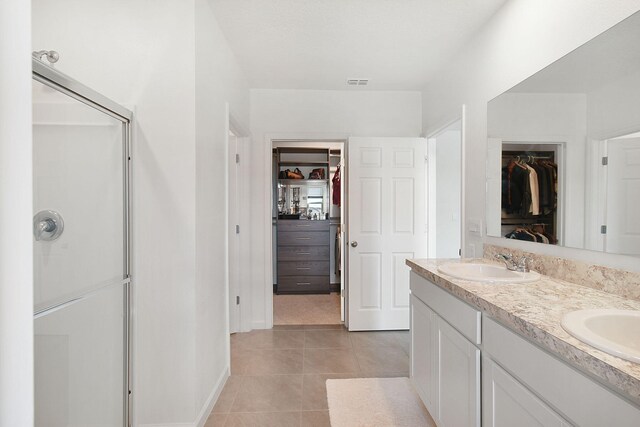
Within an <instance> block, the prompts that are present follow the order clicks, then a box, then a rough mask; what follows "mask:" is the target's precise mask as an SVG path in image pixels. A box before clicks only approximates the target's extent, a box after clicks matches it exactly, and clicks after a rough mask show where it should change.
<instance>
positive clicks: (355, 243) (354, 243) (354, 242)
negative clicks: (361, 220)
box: [351, 240, 358, 248]
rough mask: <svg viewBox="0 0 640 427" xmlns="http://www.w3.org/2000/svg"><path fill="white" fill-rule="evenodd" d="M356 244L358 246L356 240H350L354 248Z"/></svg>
mask: <svg viewBox="0 0 640 427" xmlns="http://www.w3.org/2000/svg"><path fill="white" fill-rule="evenodd" d="M356 246H358V242H356V241H355V240H354V241H353V242H351V247H352V248H355V247H356Z"/></svg>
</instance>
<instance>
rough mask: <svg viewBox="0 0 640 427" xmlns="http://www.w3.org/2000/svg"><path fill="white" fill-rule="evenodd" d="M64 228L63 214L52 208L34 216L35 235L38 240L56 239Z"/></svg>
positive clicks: (48, 240)
mask: <svg viewBox="0 0 640 427" xmlns="http://www.w3.org/2000/svg"><path fill="white" fill-rule="evenodd" d="M63 230H64V221H63V220H62V216H61V215H60V214H59V213H58V212H56V211H52V210H44V211H40V212H38V213H37V214H35V216H34V217H33V236H34V237H35V239H36V240H37V241H46V242H50V241H52V240H56V239H57V238H58V237H60V235H61V234H62V231H63Z"/></svg>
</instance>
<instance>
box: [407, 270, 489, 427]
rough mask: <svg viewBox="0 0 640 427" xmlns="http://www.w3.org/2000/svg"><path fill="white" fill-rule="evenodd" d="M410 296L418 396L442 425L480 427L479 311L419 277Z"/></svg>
mask: <svg viewBox="0 0 640 427" xmlns="http://www.w3.org/2000/svg"><path fill="white" fill-rule="evenodd" d="M411 292H412V295H411V343H412V345H411V379H412V381H413V383H414V385H415V387H416V390H417V391H418V394H419V395H420V397H421V398H422V401H423V402H424V404H425V406H426V407H427V409H428V410H429V413H430V414H431V416H432V417H433V419H434V420H435V421H436V423H438V425H439V426H442V427H466V426H479V425H480V350H479V349H478V348H477V347H476V345H475V344H476V343H479V338H480V335H479V328H480V312H478V311H477V310H475V309H474V308H472V307H471V306H469V305H468V304H466V303H464V302H462V301H460V300H459V299H457V298H455V297H453V296H452V295H450V294H448V293H447V292H446V291H443V290H442V289H440V288H438V287H437V286H436V285H434V284H432V283H430V282H428V281H427V280H425V279H423V278H421V277H419V276H417V275H416V274H415V273H411ZM426 302H428V303H429V305H428V304H427V303H426ZM471 340H473V342H472V341H471Z"/></svg>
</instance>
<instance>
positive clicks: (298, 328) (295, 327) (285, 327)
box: [273, 325, 305, 331]
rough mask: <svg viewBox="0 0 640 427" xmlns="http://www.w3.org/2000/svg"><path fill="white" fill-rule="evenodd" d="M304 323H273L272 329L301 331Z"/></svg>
mask: <svg viewBox="0 0 640 427" xmlns="http://www.w3.org/2000/svg"><path fill="white" fill-rule="evenodd" d="M304 327H305V325H273V330H274V331H302V330H304Z"/></svg>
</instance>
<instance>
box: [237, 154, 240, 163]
mask: <svg viewBox="0 0 640 427" xmlns="http://www.w3.org/2000/svg"><path fill="white" fill-rule="evenodd" d="M236 163H240V154H236Z"/></svg>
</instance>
